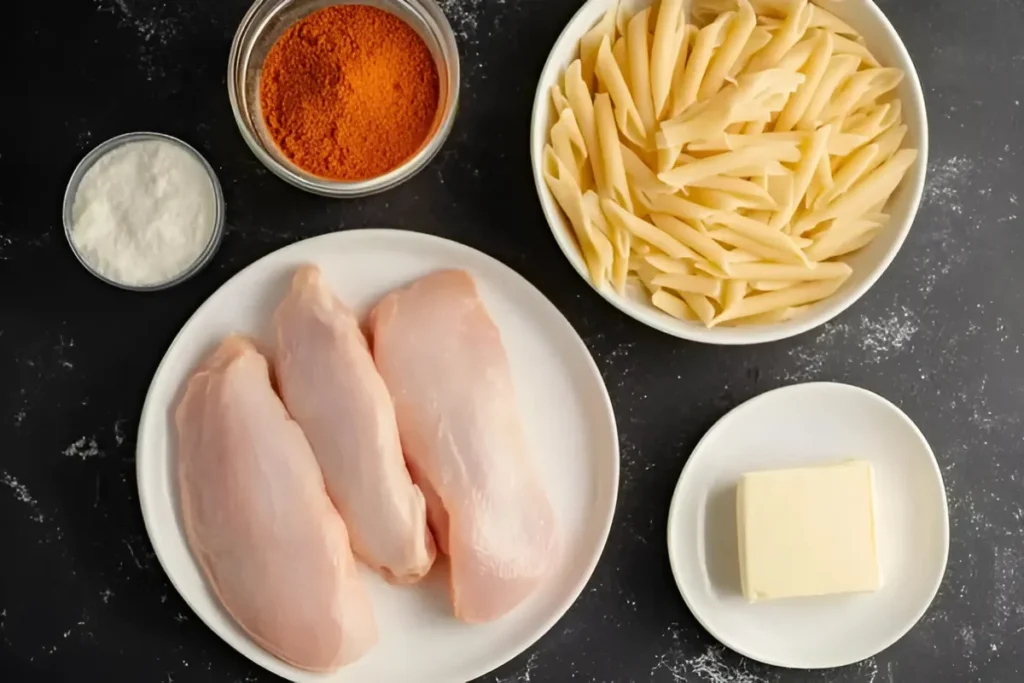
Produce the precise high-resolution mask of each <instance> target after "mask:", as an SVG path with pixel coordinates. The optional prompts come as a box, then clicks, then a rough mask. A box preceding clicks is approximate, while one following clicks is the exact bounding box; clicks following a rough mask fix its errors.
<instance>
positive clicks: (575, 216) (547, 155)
mask: <svg viewBox="0 0 1024 683" xmlns="http://www.w3.org/2000/svg"><path fill="white" fill-rule="evenodd" d="M544 180H545V181H546V182H547V185H548V187H549V188H550V189H551V194H553V195H554V197H555V201H557V202H558V205H559V206H560V207H561V208H562V211H563V212H565V215H566V217H567V218H568V219H569V224H570V225H571V226H572V228H573V232H574V234H575V237H576V243H577V245H578V246H579V248H580V253H581V254H582V256H583V260H584V262H585V263H586V265H587V270H588V272H589V273H590V280H591V282H592V283H593V284H594V286H595V287H597V288H599V289H600V288H601V287H603V286H604V283H605V282H606V280H607V278H608V274H609V270H610V268H611V265H612V260H613V255H612V246H611V244H610V243H609V241H608V239H607V238H606V237H605V236H604V235H603V234H601V233H600V232H598V231H597V230H596V229H595V227H594V225H593V223H592V222H591V220H590V217H589V216H588V214H587V212H586V211H585V210H584V205H583V196H582V194H581V193H580V189H579V186H577V185H576V184H575V182H574V181H573V180H572V176H571V174H570V173H569V171H568V169H567V168H566V167H565V164H563V163H562V161H561V160H560V159H558V157H557V156H555V153H554V149H553V148H552V147H551V146H550V145H549V146H548V147H547V148H546V149H545V151H544Z"/></svg>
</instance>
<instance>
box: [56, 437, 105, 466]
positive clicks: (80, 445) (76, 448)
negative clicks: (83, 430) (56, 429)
mask: <svg viewBox="0 0 1024 683" xmlns="http://www.w3.org/2000/svg"><path fill="white" fill-rule="evenodd" d="M64 455H65V456H67V457H69V458H81V459H82V460H88V459H89V458H94V457H96V456H98V455H102V453H101V452H100V447H99V444H98V443H96V439H95V438H94V437H91V436H83V437H82V438H81V439H79V440H78V441H76V442H74V443H73V444H71V445H70V446H68V447H67V448H65V449H64Z"/></svg>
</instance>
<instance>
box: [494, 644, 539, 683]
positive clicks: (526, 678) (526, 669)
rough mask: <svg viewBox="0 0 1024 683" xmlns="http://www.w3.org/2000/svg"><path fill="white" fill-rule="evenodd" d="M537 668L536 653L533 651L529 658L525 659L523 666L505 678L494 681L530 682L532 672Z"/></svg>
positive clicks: (510, 682) (497, 682)
mask: <svg viewBox="0 0 1024 683" xmlns="http://www.w3.org/2000/svg"><path fill="white" fill-rule="evenodd" d="M536 669H537V653H536V652H534V653H533V654H532V655H530V657H529V659H527V660H526V664H525V666H523V668H522V669H521V670H520V671H519V672H517V673H514V674H512V675H511V676H508V677H507V678H499V679H496V680H495V683H532V681H533V672H534V671H535V670H536Z"/></svg>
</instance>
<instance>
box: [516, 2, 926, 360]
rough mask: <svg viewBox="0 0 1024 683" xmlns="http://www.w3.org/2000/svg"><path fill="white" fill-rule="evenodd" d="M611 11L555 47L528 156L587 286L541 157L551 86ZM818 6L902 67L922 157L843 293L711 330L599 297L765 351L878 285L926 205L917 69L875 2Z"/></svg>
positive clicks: (588, 20)
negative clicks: (779, 317) (788, 312)
mask: <svg viewBox="0 0 1024 683" xmlns="http://www.w3.org/2000/svg"><path fill="white" fill-rule="evenodd" d="M626 3H627V5H631V6H632V7H634V8H642V7H644V6H645V5H647V4H650V3H647V2H644V1H643V0H632V1H630V0H626ZM613 4H615V0H589V1H588V2H587V3H586V4H585V5H583V7H581V8H580V10H579V11H578V12H577V13H576V16H574V17H573V18H572V20H571V21H569V25H568V26H566V27H565V30H564V31H562V35H560V36H559V37H558V40H557V41H555V46H554V47H553V48H552V50H551V54H550V56H549V57H548V60H547V63H546V64H545V65H544V70H543V71H542V72H541V75H540V82H539V83H538V85H537V94H536V97H535V99H534V103H533V117H532V121H531V126H530V156H531V160H532V164H533V178H534V181H535V182H536V184H537V194H538V195H539V196H540V203H541V208H542V209H543V210H544V216H545V217H546V218H547V221H548V225H549V226H550V227H551V232H552V233H553V234H554V236H555V240H556V241H557V242H558V246H559V247H561V248H562V252H563V253H564V254H565V256H566V258H568V259H569V262H570V263H572V265H573V267H574V268H575V269H576V272H578V273H579V274H580V276H581V277H583V278H584V279H585V280H586V281H587V282H590V278H589V276H588V274H587V269H586V265H585V264H584V262H583V258H582V256H581V255H580V253H579V248H578V247H577V245H576V240H575V238H574V236H573V234H572V228H571V226H570V225H569V223H568V221H567V220H566V218H565V216H564V214H563V213H562V211H561V209H560V208H559V207H558V204H557V203H556V202H555V198H554V196H552V194H551V191H550V190H549V189H548V187H547V185H546V184H545V182H544V175H543V165H542V158H543V152H544V145H545V144H547V141H548V131H549V130H550V128H551V124H552V123H553V113H552V106H551V94H550V91H551V86H552V85H554V84H555V83H557V82H558V81H559V79H560V78H561V76H562V73H563V72H564V70H565V68H566V67H567V66H568V65H569V64H570V63H571V62H572V61H573V60H574V59H576V57H577V56H578V53H579V40H580V38H581V37H582V36H583V34H585V33H586V32H587V31H588V30H589V29H590V28H591V27H592V26H593V25H594V24H595V23H597V21H598V20H599V19H600V18H601V17H602V16H603V15H604V13H605V12H606V11H607V10H608V8H609V7H611V6H612V5H613ZM815 4H818V5H821V6H822V7H824V8H826V9H828V10H829V11H830V12H832V13H834V14H835V15H836V16H838V17H839V18H840V19H842V20H844V21H846V22H847V23H848V24H849V25H850V26H852V27H853V28H855V29H857V30H858V31H859V32H860V33H861V35H863V36H864V39H865V40H866V41H867V46H868V48H869V49H870V50H871V51H872V52H873V53H874V55H875V56H876V57H877V58H878V60H879V61H880V62H881V63H882V64H883V65H884V66H893V67H897V68H899V69H902V70H903V71H904V72H905V73H906V77H905V78H904V79H903V82H902V83H901V84H900V86H899V88H898V89H897V94H898V96H899V98H900V99H901V100H902V101H903V122H904V123H905V124H906V125H907V129H908V130H907V137H906V140H905V141H904V144H905V146H908V147H914V148H916V149H918V150H919V152H918V156H917V160H916V161H915V162H914V164H913V165H912V166H911V167H910V169H909V170H908V171H907V175H906V177H905V178H904V180H903V182H902V183H901V184H900V186H899V188H898V189H897V190H896V193H895V194H893V196H892V198H891V199H890V201H889V204H888V205H887V206H886V211H887V212H888V213H889V215H890V220H889V223H888V225H886V226H885V227H884V228H883V229H882V231H881V232H880V233H879V235H878V237H877V238H876V239H875V240H874V241H873V242H872V243H871V244H870V245H868V246H867V247H865V248H864V249H862V250H861V251H859V252H856V253H855V254H852V255H851V256H850V257H849V258H845V259H843V260H844V261H846V262H847V263H849V264H850V266H852V267H853V275H852V276H851V277H850V279H849V280H847V282H846V283H845V284H844V285H843V286H842V287H841V288H840V289H839V291H838V292H836V293H835V294H834V295H832V296H831V297H829V298H827V299H825V300H824V301H821V302H819V303H817V304H815V305H814V306H812V307H811V308H810V309H809V310H808V311H806V312H805V313H804V314H803V315H801V316H799V317H797V318H795V319H793V320H789V321H786V322H783V323H776V324H771V325H751V326H747V327H716V328H712V329H707V328H705V327H704V326H703V325H701V324H699V323H692V322H686V321H682V320H678V319H676V318H673V317H671V316H669V315H667V314H665V313H663V312H661V311H660V310H658V309H657V308H655V307H654V306H652V305H651V303H650V301H649V300H648V298H647V296H646V294H644V293H643V292H640V291H632V292H630V291H627V295H626V296H625V297H623V296H620V295H618V294H617V293H616V292H614V291H613V290H612V289H611V288H610V287H605V288H603V289H599V290H598V293H599V294H600V295H601V296H603V297H604V298H605V299H606V300H607V301H608V302H610V303H611V304H612V305H613V306H615V307H616V308H618V309H619V310H621V311H622V312H623V313H625V314H626V315H629V316H630V317H632V318H635V319H636V320H639V321H640V322H642V323H643V324H645V325H647V326H649V327H653V328H655V329H657V330H661V331H662V332H665V333H667V334H671V335H673V336H676V337H680V338H682V339H689V340H692V341H697V342H704V343H708V344H760V343H763V342H770V341H777V340H779V339H786V338H787V337H793V336H795V335H798V334H802V333H804V332H806V331H808V330H810V329H813V328H815V327H817V326H819V325H822V324H824V323H826V322H828V321H829V320H831V319H832V318H834V317H836V316H837V315H839V314H840V313H842V312H843V311H845V310H846V309H847V308H849V307H850V306H851V305H852V304H853V303H854V302H855V301H857V299H859V298H860V297H861V296H863V294H864V293H865V292H866V291H868V289H869V288H870V287H871V286H872V285H873V284H875V282H876V281H878V278H880V277H881V276H882V273H884V272H885V269H886V268H888V267H889V264H890V263H892V260H893V258H895V256H896V253H897V252H898V251H899V249H900V247H901V246H902V245H903V241H904V240H905V239H906V237H907V233H908V232H910V226H911V225H912V224H913V222H914V216H915V215H916V214H917V208H918V205H919V204H920V202H921V193H922V192H923V190H924V180H925V172H926V169H927V167H928V118H927V115H926V113H925V102H924V93H923V91H922V90H921V82H920V80H919V79H918V75H917V70H916V69H915V68H914V63H913V62H912V61H911V59H910V55H909V54H908V53H907V48H906V47H905V46H904V45H903V41H902V40H900V37H899V35H898V34H897V33H896V30H895V29H894V28H893V27H892V24H890V23H889V20H888V19H886V17H885V15H884V14H882V11H881V10H880V9H879V8H878V7H877V6H876V5H875V4H874V2H872V1H871V0H815Z"/></svg>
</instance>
